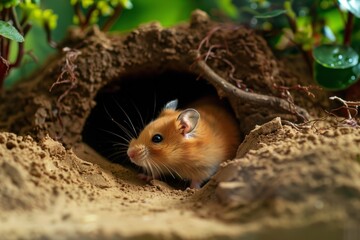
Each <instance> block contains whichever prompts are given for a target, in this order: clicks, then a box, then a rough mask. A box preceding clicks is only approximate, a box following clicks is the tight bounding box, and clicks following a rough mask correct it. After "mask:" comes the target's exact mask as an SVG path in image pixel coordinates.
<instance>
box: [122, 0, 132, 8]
mask: <svg viewBox="0 0 360 240" xmlns="http://www.w3.org/2000/svg"><path fill="white" fill-rule="evenodd" d="M120 4H121V5H122V6H123V7H124V8H125V9H132V8H133V4H132V2H131V1H130V0H120Z"/></svg>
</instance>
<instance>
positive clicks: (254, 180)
mask: <svg viewBox="0 0 360 240" xmlns="http://www.w3.org/2000/svg"><path fill="white" fill-rule="evenodd" d="M219 26H221V27H222V28H219ZM214 29H216V31H215V30H214ZM206 38H208V39H209V42H210V45H208V46H207V48H205V49H203V52H201V53H202V54H205V55H209V60H208V62H207V64H208V66H210V67H211V68H212V69H213V70H214V72H216V73H217V74H218V75H219V76H220V77H221V78H224V79H227V80H228V83H230V84H232V86H237V88H238V89H243V90H245V89H244V88H245V87H246V88H247V91H248V92H253V93H259V94H263V95H264V96H271V97H276V98H280V96H281V95H280V93H281V92H280V93H279V90H278V88H275V87H274V83H276V84H277V85H281V86H294V85H295V84H298V83H301V84H302V85H308V84H309V83H310V81H311V80H310V79H311V78H310V76H308V75H307V74H306V71H304V70H303V69H304V68H303V66H302V65H301V64H300V65H299V64H295V65H294V64H290V63H291V61H289V59H287V60H283V61H280V60H277V59H276V58H275V57H274V56H273V54H272V52H271V50H270V49H269V48H268V47H267V45H266V42H265V41H264V40H263V39H262V38H261V37H260V36H258V35H257V34H256V33H254V32H253V31H252V30H249V29H246V28H243V27H238V26H237V27H236V28H235V27H234V26H231V25H230V26H227V25H226V27H225V26H223V25H219V23H214V22H212V21H210V20H209V18H208V16H206V14H205V13H203V12H200V11H196V12H194V14H193V15H192V18H191V20H190V22H189V24H184V25H181V26H177V27H174V28H170V29H163V28H162V27H161V26H159V25H158V24H148V25H144V26H141V27H140V28H139V29H136V30H134V31H132V32H131V33H129V34H127V35H125V36H120V37H119V36H105V35H104V34H103V33H101V32H99V31H98V30H96V29H93V30H91V31H89V32H88V33H79V32H76V31H75V30H74V31H73V32H71V37H69V38H68V41H66V42H64V43H63V45H64V46H67V47H68V48H67V49H65V52H63V53H61V54H59V55H57V56H55V57H54V58H52V59H50V60H49V62H48V64H47V65H46V67H45V68H44V69H42V70H41V71H40V72H37V73H36V74H35V75H34V76H32V77H31V78H29V79H28V80H25V81H24V82H23V83H21V84H18V85H17V86H15V87H14V88H13V89H10V90H8V91H6V92H4V93H3V94H2V96H1V97H0V98H1V99H0V100H1V101H0V102H1V104H0V111H1V112H2V114H1V116H0V129H2V132H0V182H1V185H0V221H1V224H0V236H1V239H118V238H119V239H123V238H124V239H349V240H352V239H358V238H359V237H360V217H359V214H358V212H359V211H360V129H359V128H356V127H350V126H347V125H343V124H341V123H340V122H339V119H335V118H333V117H330V116H327V115H325V116H327V117H326V118H321V117H323V116H324V114H323V113H322V109H331V107H332V106H331V103H330V102H328V101H327V100H326V99H327V98H326V97H327V95H328V93H326V92H324V91H322V92H321V91H319V90H316V92H315V95H316V98H314V99H313V98H311V97H309V96H308V95H307V94H304V93H303V92H301V91H300V92H297V91H295V92H291V93H292V95H293V98H294V102H293V105H292V106H293V107H294V108H293V109H298V110H305V111H306V113H307V114H308V115H309V116H310V118H311V119H312V120H313V121H310V122H307V123H304V124H300V122H301V121H302V120H304V119H302V118H301V116H300V115H302V113H304V112H295V111H288V110H287V108H286V107H274V108H270V107H269V106H261V105H260V104H259V102H256V101H255V102H245V101H244V99H243V98H242V95H240V96H237V95H232V93H231V91H227V90H226V89H225V88H223V86H225V85H226V84H223V85H221V84H219V82H214V81H213V79H212V78H211V76H210V75H208V74H201V73H202V72H201V71H200V70H199V69H198V68H197V67H196V66H194V65H193V63H194V58H191V56H193V55H192V54H188V52H190V51H191V50H194V49H195V50H196V49H199V46H202V45H201V43H202V40H204V39H206ZM224 42H226V44H225V45H226V46H227V48H228V49H226V48H221V47H219V48H217V47H211V46H214V45H216V46H220V45H224ZM209 49H212V50H213V51H211V52H209ZM229 52H231V53H232V54H229ZM210 55H211V56H210ZM223 59H227V61H224V60H223ZM297 62H299V61H297ZM232 64H233V65H234V66H235V69H236V70H234V68H233V66H231V65H232ZM294 66H296V67H294ZM199 74H201V76H202V77H201V79H200V80H198V81H197V80H196V78H197V77H198V76H199ZM179 76H180V77H179ZM184 78H185V79H184ZM169 79H170V80H169ZM61 81H65V82H61ZM54 82H57V83H56V84H55V85H53V84H54ZM128 83H129V84H130V85H129V84H128ZM131 84H133V85H131ZM174 84H175V86H176V87H175V88H177V89H179V91H175V90H174ZM154 85H156V86H158V87H156V91H157V92H158V101H159V102H160V104H159V105H160V106H161V104H162V102H166V101H167V100H168V99H169V98H172V97H173V96H172V95H176V97H179V99H180V100H183V101H184V102H186V101H191V99H193V98H196V97H198V96H199V95H201V94H203V91H205V90H204V89H206V91H205V92H206V93H207V94H209V93H210V94H218V95H219V96H221V97H223V98H226V99H228V101H229V104H230V105H231V107H232V109H233V111H234V113H235V115H236V116H237V118H238V119H239V124H240V126H241V128H242V133H243V136H244V139H243V142H242V144H241V145H240V146H239V149H238V151H237V156H236V158H235V159H233V160H229V161H227V162H225V163H223V164H222V165H221V167H220V169H219V171H218V172H217V173H216V174H215V175H214V176H213V177H212V178H211V179H210V181H209V182H208V183H207V184H205V186H203V187H202V188H201V189H196V190H194V189H189V188H186V187H183V186H181V187H179V186H177V185H176V184H175V185H174V184H171V182H168V181H160V180H153V181H152V182H150V183H145V182H143V181H141V180H139V179H138V177H137V171H136V170H134V168H133V167H132V166H129V165H128V164H126V163H124V162H120V163H121V164H120V163H119V161H116V159H111V158H105V157H103V156H102V155H100V154H99V153H102V154H103V155H106V154H105V151H104V152H102V147H103V146H102V145H99V142H101V141H102V140H103V139H105V138H106V135H102V136H99V135H97V134H98V132H97V131H94V128H95V127H94V126H97V127H99V126H101V125H106V123H104V122H102V121H103V119H104V118H106V114H104V110H101V109H104V108H103V106H101V105H103V104H105V106H106V107H108V108H109V109H110V110H111V107H110V106H109V104H110V103H111V102H107V101H103V102H102V100H101V99H104V98H105V96H107V95H114V96H116V97H115V98H116V99H115V100H116V101H118V103H119V104H120V105H122V104H123V103H124V106H125V108H126V104H128V105H131V104H130V103H129V102H130V101H132V100H133V101H134V102H135V105H138V106H141V105H139V103H142V102H144V101H145V102H149V100H148V99H149V96H152V95H153V93H152V92H151V91H149V89H150V87H153V86H154ZM139 86H143V87H139ZM209 86H210V88H209ZM49 89H51V92H49ZM190 90H191V91H190ZM149 92H150V93H149ZM184 92H185V94H184ZM125 93H128V94H125ZM119 95H121V96H125V97H120V98H117V96H119ZM129 96H131V97H132V99H129ZM276 101H278V100H276ZM151 102H152V100H151ZM115 105H116V104H115ZM289 105H291V104H289ZM150 107H151V109H152V108H154V112H156V108H155V107H154V105H153V103H151V104H150ZM147 108H149V107H143V108H141V107H140V112H141V113H145V112H146V111H144V110H143V109H147ZM126 111H128V110H127V109H126ZM129 113H130V112H129ZM136 114H137V113H133V115H132V116H131V117H135V116H136ZM120 118H121V117H120ZM315 119H318V120H316V121H315ZM284 120H287V121H284ZM288 121H292V122H295V123H297V124H296V125H293V124H290V125H289V122H288ZM97 138H99V139H100V140H99V141H92V139H97Z"/></svg>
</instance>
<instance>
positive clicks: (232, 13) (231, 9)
mask: <svg viewBox="0 0 360 240" xmlns="http://www.w3.org/2000/svg"><path fill="white" fill-rule="evenodd" d="M216 4H217V5H218V8H219V9H220V10H221V11H223V12H224V13H225V14H226V15H228V16H229V17H232V18H237V17H238V16H239V11H238V9H237V7H236V6H235V5H234V3H233V2H232V0H217V1H216Z"/></svg>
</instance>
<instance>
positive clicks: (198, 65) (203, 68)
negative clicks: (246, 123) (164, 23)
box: [189, 50, 310, 122]
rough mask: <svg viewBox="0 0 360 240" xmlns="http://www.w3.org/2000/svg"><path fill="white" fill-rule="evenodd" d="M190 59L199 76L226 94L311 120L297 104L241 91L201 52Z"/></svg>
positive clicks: (301, 119)
mask: <svg viewBox="0 0 360 240" xmlns="http://www.w3.org/2000/svg"><path fill="white" fill-rule="evenodd" d="M189 54H190V57H191V59H193V61H194V63H193V65H192V66H193V67H194V71H195V72H197V73H198V74H201V75H202V76H204V77H205V78H206V79H207V80H208V81H210V82H211V83H212V84H214V85H215V86H218V87H219V88H220V89H222V90H223V91H224V92H226V93H227V94H229V95H232V96H234V97H237V98H238V99H239V100H241V101H244V102H250V103H252V104H253V105H257V106H262V107H264V106H268V107H269V108H272V109H276V110H279V111H282V112H288V113H292V114H295V115H296V116H297V117H298V118H299V120H300V121H301V122H305V121H308V120H309V118H310V117H309V114H308V112H307V111H306V110H305V109H303V108H301V107H299V106H296V105H295V104H294V105H293V106H292V105H291V104H289V102H288V101H286V100H284V99H281V98H278V97H274V96H267V95H262V94H258V93H252V92H246V91H244V90H242V89H239V88H237V87H235V86H233V85H232V84H230V83H229V82H228V81H226V80H225V79H224V78H222V77H221V76H219V75H218V74H217V73H215V72H214V71H213V70H212V69H211V68H210V67H209V66H208V65H207V64H206V62H205V61H204V60H202V58H201V55H200V53H199V51H196V50H193V51H190V53H189Z"/></svg>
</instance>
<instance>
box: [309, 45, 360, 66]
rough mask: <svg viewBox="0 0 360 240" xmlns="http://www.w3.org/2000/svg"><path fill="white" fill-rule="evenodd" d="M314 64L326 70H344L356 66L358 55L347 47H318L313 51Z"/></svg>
mask: <svg viewBox="0 0 360 240" xmlns="http://www.w3.org/2000/svg"><path fill="white" fill-rule="evenodd" d="M313 56H314V59H315V61H316V62H318V63H319V64H321V65H322V66H324V67H327V68H334V69H345V68H350V67H353V66H355V65H356V64H358V62H359V54H358V53H357V52H355V50H354V49H352V48H351V47H349V46H342V45H320V46H318V47H316V48H314V50H313Z"/></svg>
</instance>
